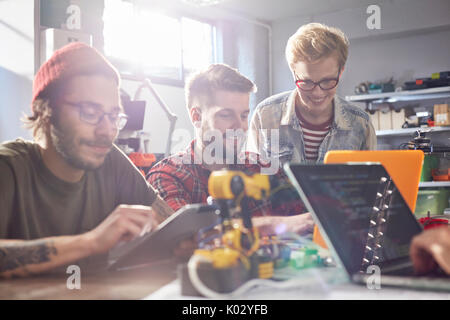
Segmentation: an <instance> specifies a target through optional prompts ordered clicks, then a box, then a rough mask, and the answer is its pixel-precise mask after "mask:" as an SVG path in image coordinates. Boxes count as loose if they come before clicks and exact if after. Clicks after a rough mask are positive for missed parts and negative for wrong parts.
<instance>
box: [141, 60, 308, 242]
mask: <svg viewBox="0 0 450 320" xmlns="http://www.w3.org/2000/svg"><path fill="white" fill-rule="evenodd" d="M254 91H256V87H255V85H254V84H253V82H252V81H250V80H249V79H247V78H246V77H244V76H243V75H242V74H240V73H239V72H238V71H237V70H235V69H233V68H230V67H229V66H227V65H224V64H214V65H211V66H209V67H208V68H207V69H206V70H205V71H202V72H200V73H197V74H196V75H194V76H193V77H192V78H191V79H190V80H189V81H188V82H187V83H186V87H185V92H186V102H187V106H188V111H189V115H190V118H191V121H192V123H193V125H194V128H195V136H196V137H195V139H194V140H193V141H192V142H191V143H190V144H189V146H188V147H187V149H186V150H185V151H183V152H179V153H178V154H175V155H173V156H170V157H168V158H166V159H163V160H161V161H160V162H159V163H158V164H156V165H155V166H154V167H153V168H152V169H151V170H150V172H149V173H148V175H147V181H148V182H149V183H150V184H151V185H152V186H153V187H154V188H155V189H157V190H158V191H159V194H160V196H161V197H162V198H163V199H164V200H165V201H166V203H167V204H168V205H169V206H170V207H172V209H173V210H178V209H180V208H181V207H183V206H184V205H187V204H192V203H206V200H207V198H208V196H209V193H208V179H209V175H210V174H211V172H212V171H215V170H220V169H223V168H227V169H229V170H239V171H244V172H246V173H249V174H251V173H258V172H260V171H261V172H262V173H264V172H263V170H262V168H264V166H261V165H259V164H256V162H257V161H250V158H249V155H248V154H247V155H242V154H240V153H239V150H240V149H241V146H242V145H243V143H244V141H245V134H246V131H247V129H248V113H249V99H250V93H252V92H254ZM238 155H239V156H238ZM274 173H276V177H277V178H278V179H279V181H280V182H282V183H283V181H284V183H286V182H287V180H286V177H285V176H284V174H283V173H282V172H274ZM249 210H250V211H251V212H252V216H254V217H255V218H254V219H253V223H254V225H255V226H256V227H259V228H260V230H262V232H263V233H264V231H266V232H267V233H274V232H275V230H279V228H281V229H283V230H285V231H291V232H295V233H297V234H307V233H310V232H311V231H312V226H313V221H312V219H311V216H310V214H309V213H304V206H303V204H302V203H301V201H300V200H295V201H289V202H286V203H283V204H280V205H276V206H275V205H273V203H271V202H270V201H267V200H265V201H260V202H257V201H250V203H249Z"/></svg>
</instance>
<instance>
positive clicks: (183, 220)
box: [108, 204, 220, 270]
mask: <svg viewBox="0 0 450 320" xmlns="http://www.w3.org/2000/svg"><path fill="white" fill-rule="evenodd" d="M218 212H219V211H218V210H217V207H215V206H210V205H205V204H190V205H186V206H184V207H183V208H181V209H179V210H178V211H177V212H175V213H174V214H172V215H171V216H170V217H169V218H167V219H166V220H165V221H164V222H162V223H161V224H160V225H159V226H158V227H157V228H156V229H155V230H154V231H151V232H149V233H147V234H145V235H143V236H142V237H139V238H137V239H134V240H132V241H130V242H126V243H123V244H119V245H118V246H116V247H114V248H113V249H112V250H111V251H110V252H109V257H108V261H109V269H113V270H118V269H124V268H129V267H137V266H140V265H145V264H148V263H151V262H155V261H158V260H164V259H170V258H172V257H173V250H174V249H175V248H176V247H177V246H178V243H179V242H180V241H181V240H184V239H188V238H190V237H192V236H193V235H195V234H196V233H197V232H198V231H199V230H200V229H202V228H206V227H209V226H213V225H215V224H217V223H219V222H220V218H219V215H218Z"/></svg>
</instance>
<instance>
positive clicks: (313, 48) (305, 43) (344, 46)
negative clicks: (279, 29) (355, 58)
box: [286, 23, 349, 68]
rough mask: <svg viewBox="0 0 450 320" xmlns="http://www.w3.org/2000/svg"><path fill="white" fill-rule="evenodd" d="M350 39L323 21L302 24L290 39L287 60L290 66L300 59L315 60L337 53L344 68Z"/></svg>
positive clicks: (341, 66)
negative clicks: (322, 22)
mask: <svg viewBox="0 0 450 320" xmlns="http://www.w3.org/2000/svg"><path fill="white" fill-rule="evenodd" d="M348 44H349V42H348V39H347V37H346V36H345V34H344V33H343V32H342V31H341V30H340V29H338V28H333V27H328V26H326V25H324V24H321V23H309V24H305V25H303V26H301V27H300V28H299V29H298V30H297V31H296V32H295V33H294V34H293V35H292V36H291V37H290V38H289V40H288V42H287V45H286V60H287V62H288V64H289V67H291V68H292V67H293V65H294V64H296V63H297V62H299V61H304V62H308V63H311V62H315V61H317V60H320V59H322V58H327V57H329V56H330V55H332V54H336V56H337V59H338V64H339V66H340V68H343V67H344V65H345V62H346V61H347V56H348Z"/></svg>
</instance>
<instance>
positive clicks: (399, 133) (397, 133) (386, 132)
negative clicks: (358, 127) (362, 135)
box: [376, 126, 450, 137]
mask: <svg viewBox="0 0 450 320" xmlns="http://www.w3.org/2000/svg"><path fill="white" fill-rule="evenodd" d="M419 129H421V130H422V131H425V132H442V131H450V126H449V127H421V128H419V127H417V128H405V129H394V130H378V131H376V135H377V137H379V136H394V135H395V136H402V135H403V136H410V135H411V134H413V133H414V132H416V131H417V130H419Z"/></svg>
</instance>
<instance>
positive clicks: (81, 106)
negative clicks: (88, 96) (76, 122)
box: [64, 101, 128, 130]
mask: <svg viewBox="0 0 450 320" xmlns="http://www.w3.org/2000/svg"><path fill="white" fill-rule="evenodd" d="M64 103H66V104H68V105H69V106H72V107H75V108H78V110H79V111H80V120H81V121H84V122H86V123H89V124H92V125H98V124H99V123H100V122H101V121H102V120H103V117H104V116H108V118H109V120H110V121H111V122H112V123H114V125H115V126H116V128H117V129H118V130H122V129H123V128H124V127H125V125H126V124H127V121H128V116H127V115H126V114H124V113H118V112H103V111H101V110H99V109H98V107H96V106H94V105H92V104H90V103H84V102H79V103H74V102H70V101H64Z"/></svg>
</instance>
